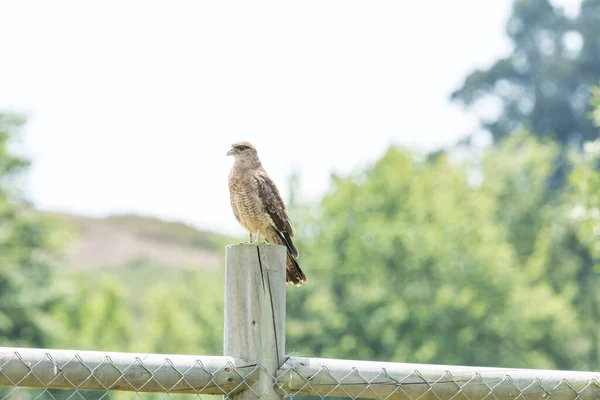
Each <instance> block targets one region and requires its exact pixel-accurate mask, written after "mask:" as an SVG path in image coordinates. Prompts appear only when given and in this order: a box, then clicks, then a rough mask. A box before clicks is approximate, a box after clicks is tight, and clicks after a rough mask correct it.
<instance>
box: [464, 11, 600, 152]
mask: <svg viewBox="0 0 600 400" xmlns="http://www.w3.org/2000/svg"><path fill="white" fill-rule="evenodd" d="M581 10H582V11H581V13H580V15H579V16H578V17H577V18H575V19H571V18H569V17H568V16H566V15H565V14H564V12H563V11H562V9H560V8H557V7H554V6H553V5H552V2H551V1H550V0H515V2H514V5H513V11H512V15H511V17H510V19H509V20H508V22H507V25H506V31H507V34H508V37H509V38H510V40H511V41H512V43H513V50H512V53H511V54H510V55H509V56H507V57H506V58H502V59H500V60H498V61H496V62H495V63H494V64H493V65H492V66H491V67H490V68H488V69H486V70H477V71H474V72H473V73H471V74H470V75H469V76H468V77H467V78H466V79H465V81H464V83H463V85H462V87H461V88H459V89H458V90H457V91H455V92H454V93H453V94H452V99H454V100H457V101H460V102H462V103H464V104H465V105H467V106H474V105H476V104H477V103H478V102H479V101H480V100H490V99H495V100H496V101H499V104H500V106H501V110H500V113H499V115H498V116H497V117H496V116H493V117H492V118H491V119H488V120H484V121H482V123H483V125H484V127H485V128H486V129H488V130H489V131H490V132H491V133H492V135H493V136H494V138H495V139H497V140H499V139H502V138H504V137H506V136H507V135H509V134H511V133H512V132H513V131H514V130H515V129H516V128H517V127H519V126H525V127H527V128H529V129H530V130H531V131H532V133H533V134H535V135H537V136H540V137H550V138H553V139H555V140H557V141H558V142H560V143H562V144H566V143H568V142H569V141H571V140H573V139H577V140H578V138H580V137H583V138H584V139H587V140H590V139H593V138H595V137H596V136H597V131H596V129H595V127H594V126H593V124H592V122H591V121H590V120H589V119H588V113H589V111H590V110H591V106H590V105H589V104H588V102H587V100H588V96H589V91H590V88H591V87H592V85H595V84H596V82H597V79H598V71H600V56H599V55H598V48H599V47H598V46H599V45H600V23H599V22H600V17H599V16H600V2H599V1H598V0H584V1H583V2H582V5H581ZM488 104H489V103H488Z"/></svg>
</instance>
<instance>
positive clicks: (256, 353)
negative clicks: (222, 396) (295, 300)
mask: <svg viewBox="0 0 600 400" xmlns="http://www.w3.org/2000/svg"><path fill="white" fill-rule="evenodd" d="M285 262H286V249H285V247H283V246H278V245H268V244H265V245H263V244H261V245H254V244H239V245H233V246H228V247H227V250H226V257H225V264H226V270H225V341H224V345H225V348H224V353H223V354H224V355H226V356H234V357H238V358H242V359H247V360H252V361H256V362H258V363H260V365H261V367H260V373H259V378H258V382H257V383H255V384H254V385H250V387H251V389H247V390H245V391H243V392H241V393H239V394H235V395H232V396H230V398H231V399H233V400H249V399H257V398H258V397H259V396H260V398H261V399H269V400H271V399H272V400H275V399H276V400H281V399H283V396H281V395H279V394H278V393H277V392H276V391H275V388H274V386H273V385H274V378H273V377H275V373H276V372H277V370H278V369H279V367H280V366H281V365H282V364H283V361H284V357H285V287H286V285H285Z"/></svg>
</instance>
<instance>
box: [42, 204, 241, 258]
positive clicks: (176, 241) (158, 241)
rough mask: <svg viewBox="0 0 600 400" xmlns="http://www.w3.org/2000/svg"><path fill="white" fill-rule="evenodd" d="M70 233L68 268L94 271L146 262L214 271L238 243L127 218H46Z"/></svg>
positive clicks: (172, 224) (177, 226)
mask: <svg viewBox="0 0 600 400" xmlns="http://www.w3.org/2000/svg"><path fill="white" fill-rule="evenodd" d="M44 214H47V215H50V216H52V217H54V218H56V219H58V220H59V221H61V222H62V223H65V224H66V225H67V226H69V227H71V228H72V231H73V233H74V236H75V239H74V240H73V241H71V243H70V245H69V246H68V247H67V249H66V254H65V263H66V264H67V266H69V267H75V268H82V269H93V268H102V267H122V266H125V265H128V264H131V263H136V262H150V263H152V264H159V265H164V266H168V267H197V268H216V267H218V266H219V265H221V263H222V258H223V253H224V247H225V246H226V245H227V244H231V243H236V242H238V241H239V239H238V240H236V239H233V238H231V237H227V236H223V235H220V234H217V233H214V232H208V231H200V230H197V229H195V228H193V227H191V226H189V225H186V224H184V223H180V222H167V221H163V220H160V219H158V218H154V217H146V216H140V215H133V214H126V215H114V216H110V217H107V218H91V217H84V216H79V215H70V214H62V213H54V212H52V213H44Z"/></svg>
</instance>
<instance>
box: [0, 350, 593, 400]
mask: <svg viewBox="0 0 600 400" xmlns="http://www.w3.org/2000/svg"><path fill="white" fill-rule="evenodd" d="M265 377H266V378H267V379H268V380H269V382H270V383H269V385H270V387H269V389H273V388H274V389H275V391H276V392H277V393H278V394H279V395H280V396H282V397H283V396H286V397H290V398H295V397H296V398H300V397H301V396H313V397H320V398H326V397H345V398H352V399H356V398H371V399H403V400H404V399H407V400H408V399H410V400H418V399H431V400H434V399H435V400H445V399H449V400H450V399H457V400H462V399H466V400H476V399H477V400H479V399H488V398H489V399H497V400H501V399H549V398H553V399H600V384H599V382H600V373H593V372H577V371H545V370H524V369H501V368H483V367H456V366H440V365H422V364H404V363H380V362H370V361H353V360H334V359H319V358H306V357H288V358H287V359H286V361H285V363H284V364H283V365H282V366H281V368H280V369H279V370H278V371H277V372H275V373H268V372H267V371H266V369H265V368H263V367H262V366H261V365H260V364H258V363H253V362H251V361H246V360H241V359H236V358H233V357H220V356H219V357H216V356H182V355H158V354H132V353H102V352H88V351H79V352H76V351H70V350H45V349H16V348H1V349H0V386H2V387H1V388H0V398H2V399H7V400H9V399H10V400H16V399H55V400H59V399H104V398H116V399H127V398H131V399H144V398H151V399H165V398H180V397H184V396H185V397H189V398H200V397H201V398H207V397H210V396H211V395H224V396H226V398H230V397H232V396H233V397H237V396H235V395H237V394H242V393H243V396H242V397H243V398H244V399H246V398H249V399H252V398H256V399H258V398H261V397H263V395H264V394H265V393H264V391H261V390H258V389H257V388H259V387H262V386H261V385H258V384H257V383H258V381H259V380H261V379H263V378H265Z"/></svg>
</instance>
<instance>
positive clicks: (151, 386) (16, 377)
mask: <svg viewBox="0 0 600 400" xmlns="http://www.w3.org/2000/svg"><path fill="white" fill-rule="evenodd" d="M259 369H260V367H259V366H258V365H257V364H256V363H251V362H247V361H244V360H239V359H236V358H233V357H213V356H181V355H158V354H134V353H102V352H97V351H72V350H49V349H24V348H0V386H8V387H12V389H13V390H10V391H9V392H8V393H7V394H5V395H4V398H6V397H8V396H10V395H11V394H12V392H14V391H16V390H17V389H18V388H21V387H28V388H43V389H70V390H76V391H80V390H100V391H111V390H119V391H134V392H137V393H140V392H163V393H194V394H234V393H237V392H240V391H243V390H245V389H247V388H248V387H249V386H250V385H252V384H253V383H254V382H256V380H257V379H258V371H259Z"/></svg>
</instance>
